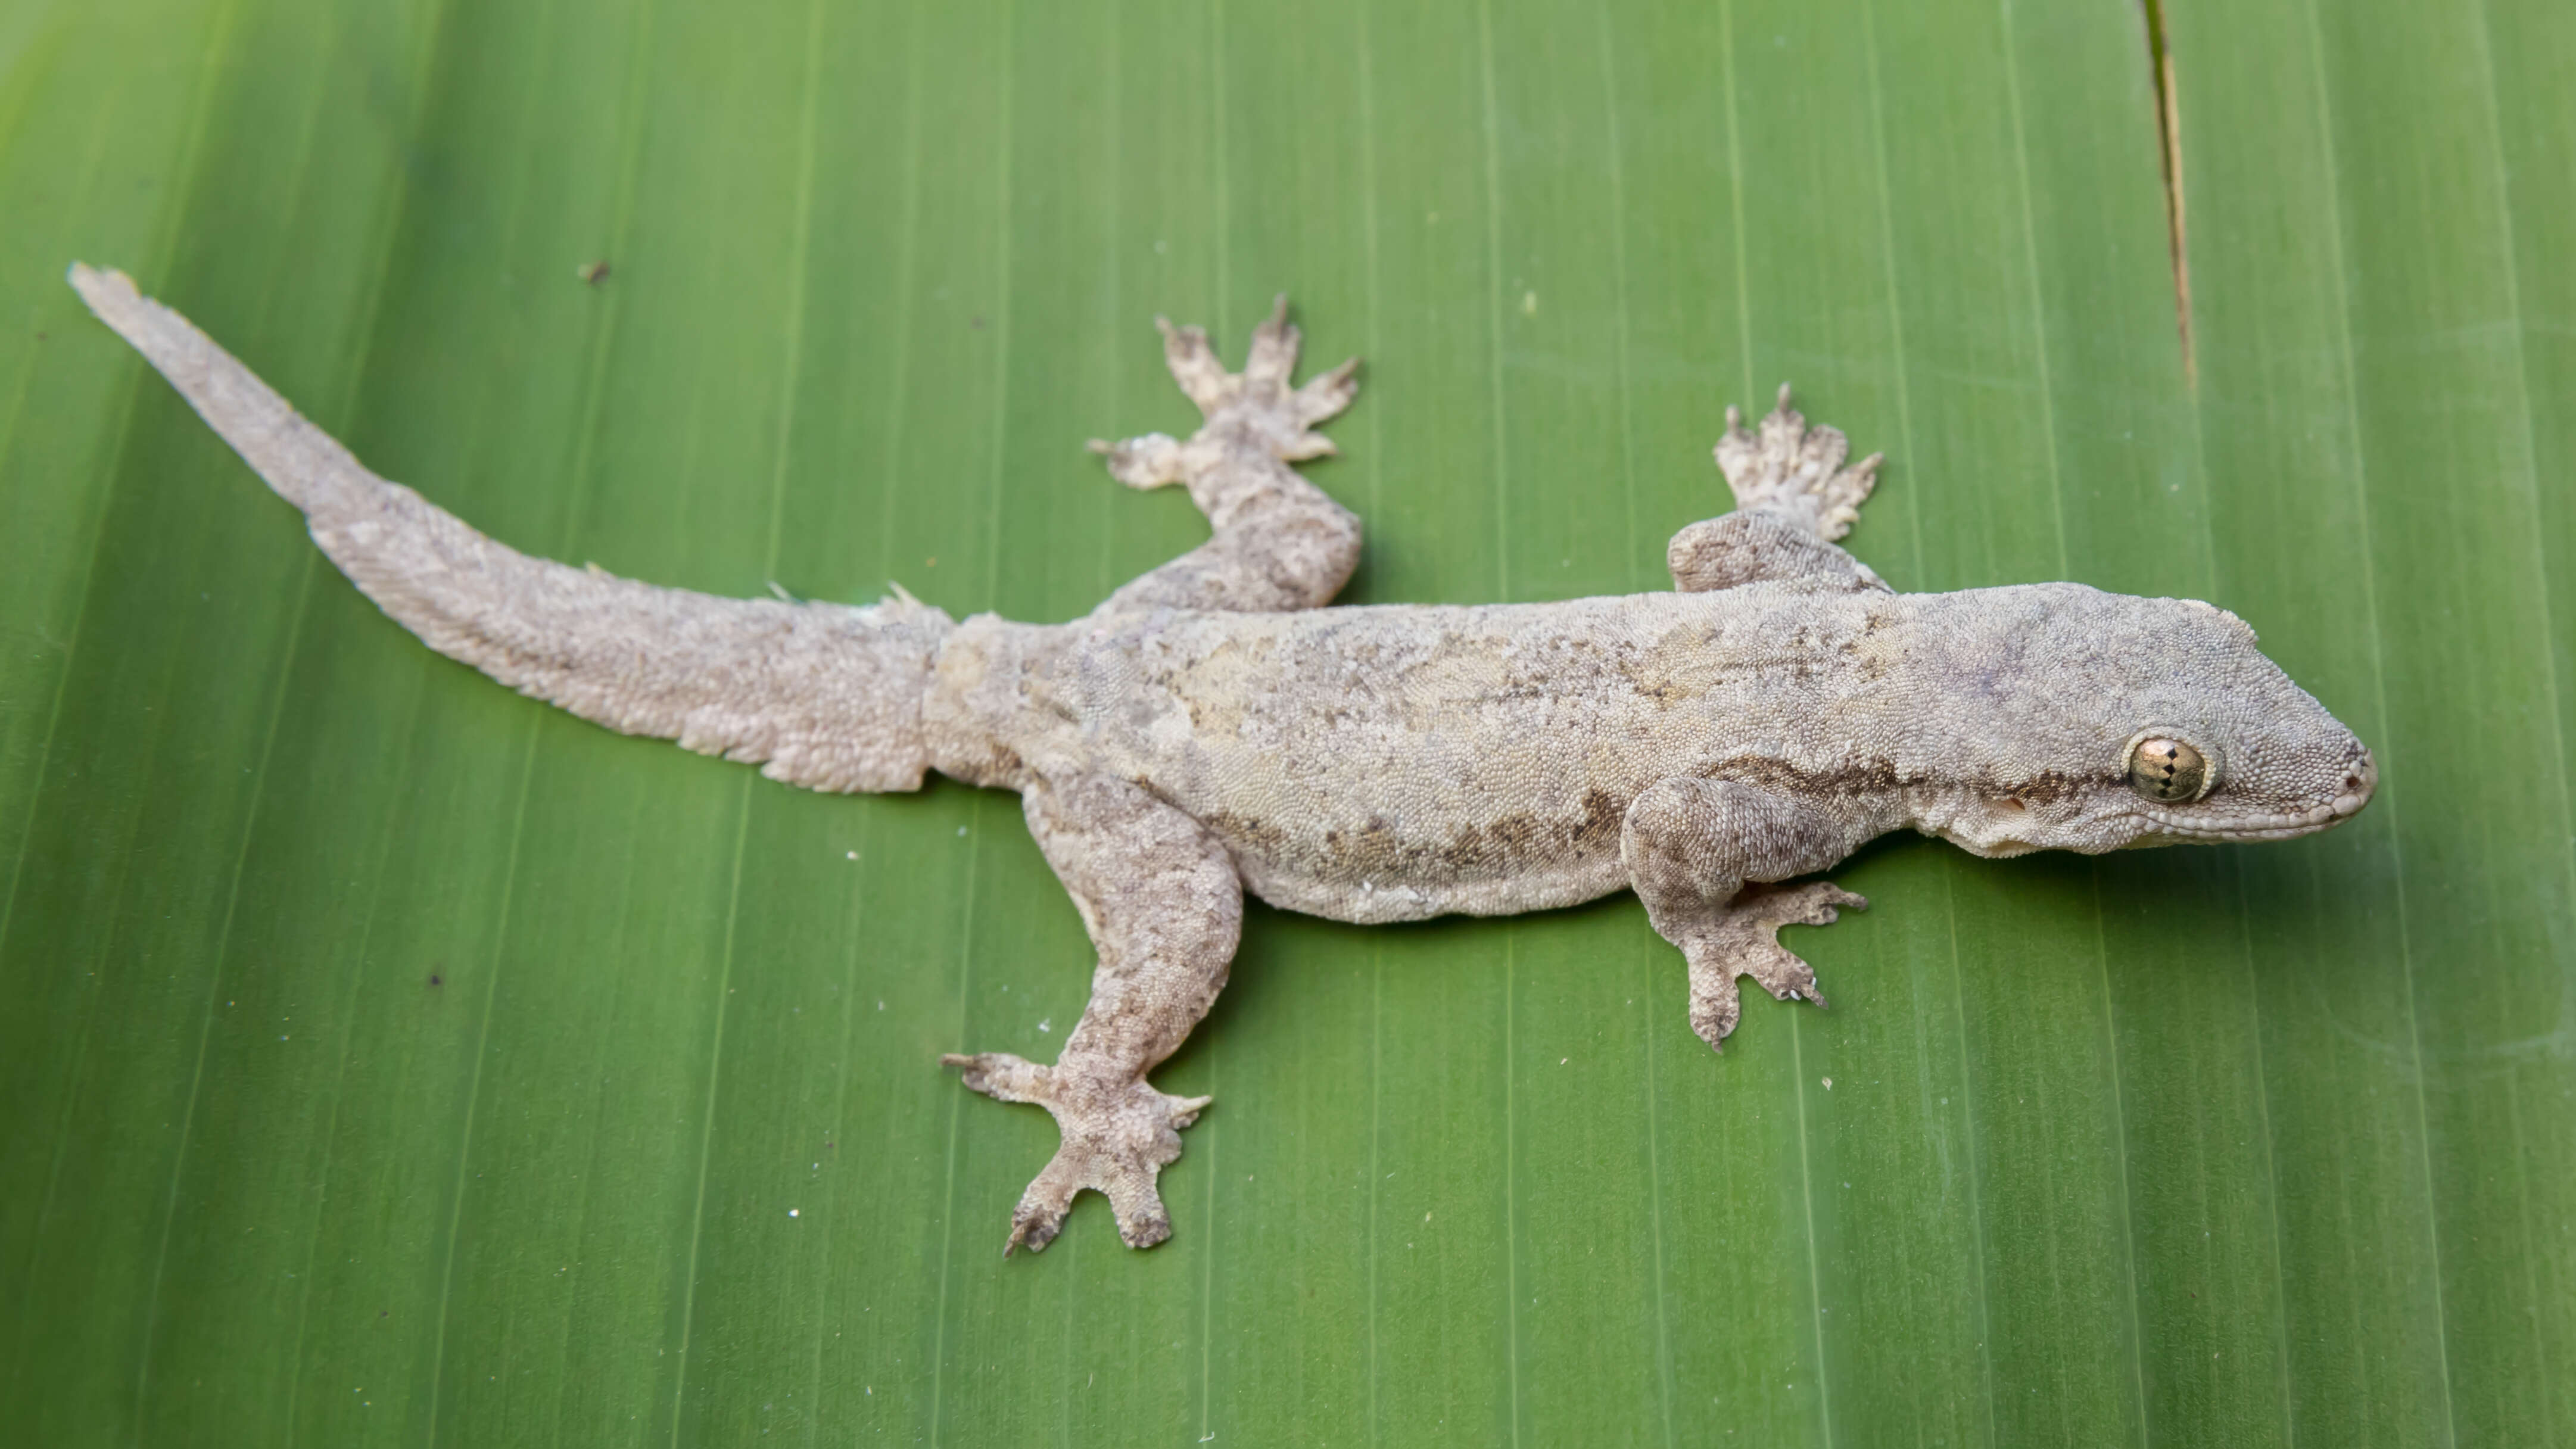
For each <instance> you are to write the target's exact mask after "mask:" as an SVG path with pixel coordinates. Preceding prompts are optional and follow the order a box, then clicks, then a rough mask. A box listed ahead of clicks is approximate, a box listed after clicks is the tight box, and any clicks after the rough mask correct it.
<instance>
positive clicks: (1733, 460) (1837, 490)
mask: <svg viewBox="0 0 2576 1449" xmlns="http://www.w3.org/2000/svg"><path fill="white" fill-rule="evenodd" d="M1759 426H1760V431H1759V432H1755V431H1752V430H1749V429H1747V428H1746V427H1745V426H1744V416H1743V414H1742V413H1740V412H1738V411H1737V410H1736V409H1734V408H1733V407H1729V408H1728V409H1727V410H1726V436H1725V437H1723V438H1720V439H1718V440H1717V466H1718V468H1719V469H1720V470H1721V471H1723V472H1724V473H1725V474H1726V484H1727V486H1728V487H1729V488H1732V489H1734V490H1735V506H1736V507H1737V508H1745V509H1751V508H1761V509H1769V510H1771V511H1773V512H1778V513H1786V514H1790V515H1793V516H1795V517H1797V518H1799V519H1800V520H1802V521H1804V522H1806V523H1807V524H1808V525H1809V526H1810V527H1812V528H1813V529H1814V530H1815V532H1816V536H1817V537H1819V538H1822V539H1824V540H1825V541H1826V542H1828V543H1830V542H1832V541H1834V540H1835V539H1838V538H1841V537H1842V536H1843V535H1844V534H1847V533H1849V532H1851V526H1852V520H1854V519H1856V518H1858V517H1860V506H1861V504H1862V503H1863V502H1864V501H1865V500H1867V499H1868V497H1869V490H1870V489H1871V488H1873V487H1875V486H1877V482H1878V477H1877V474H1878V465H1879V463H1880V462H1882V461H1883V455H1881V454H1878V453H1872V454H1870V455H1869V456H1868V457H1866V458H1863V459H1861V460H1860V461H1859V462H1857V463H1854V464H1853V465H1851V466H1850V467H1848V468H1846V467H1844V466H1843V459H1845V458H1848V457H1850V456H1851V440H1850V439H1848V438H1846V437H1844V436H1843V434H1842V430H1841V429H1839V428H1829V427H1825V426H1822V425H1821V424H1820V425H1818V426H1816V427H1813V428H1810V427H1808V426H1807V419H1806V417H1805V416H1804V415H1803V414H1801V413H1799V412H1798V411H1797V410H1796V409H1795V408H1792V407H1790V406H1789V385H1788V384H1787V383H1785V382H1784V383H1782V384H1780V402H1779V405H1778V406H1776V407H1774V408H1772V409H1771V415H1770V416H1769V417H1766V418H1764V419H1763V420H1762V422H1761V424H1760V425H1759Z"/></svg>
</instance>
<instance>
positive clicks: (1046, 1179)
mask: <svg viewBox="0 0 2576 1449" xmlns="http://www.w3.org/2000/svg"><path fill="white" fill-rule="evenodd" d="M1021 803H1022V806H1023V808H1024V810H1025V811H1026V813H1027V815H1028V821H1029V833H1030V834H1032V835H1034V836H1036V837H1037V842H1038V848H1039V849H1040V850H1042V851H1044V852H1045V853H1046V858H1047V864H1049V865H1051V866H1053V867H1054V868H1055V874H1056V879H1058V880H1060V881H1062V882H1063V883H1064V888H1065V889H1066V890H1067V891H1069V892H1071V893H1072V895H1073V904H1074V908H1075V909H1076V910H1079V911H1080V912H1081V913H1082V924H1083V925H1084V926H1085V927H1086V928H1088V929H1089V931H1090V932H1091V941H1092V945H1093V946H1094V948H1096V949H1097V950H1098V951H1099V953H1100V963H1099V965H1098V966H1097V967H1096V968H1094V970H1093V972H1092V976H1091V1002H1090V1004H1089V1005H1088V1006H1086V1007H1084V1008H1083V1013H1082V1020H1081V1021H1080V1022H1079V1023H1077V1024H1076V1025H1075V1026H1074V1029H1073V1032H1072V1034H1071V1035H1070V1036H1068V1037H1067V1038H1066V1039H1065V1044H1064V1052H1063V1054H1062V1055H1061V1056H1059V1057H1058V1058H1057V1059H1056V1061H1055V1064H1054V1065H1053V1066H1041V1065H1039V1064H1037V1063H1035V1062H1030V1061H1027V1060H1024V1059H1022V1058H1020V1057H1016V1056H1012V1055H1011V1054H1009V1053H1007V1052H982V1053H978V1054H976V1055H973V1056H948V1057H943V1058H941V1060H942V1061H943V1062H945V1063H946V1064H947V1065H949V1066H952V1067H962V1068H964V1069H965V1072H964V1075H965V1080H966V1085H967V1086H969V1087H972V1088H974V1089H975V1090H976V1091H979V1092H982V1093H984V1094H985V1095H987V1096H991V1097H998V1098H1000V1099H1001V1100H1003V1101H1005V1102H1034V1103H1036V1104H1037V1105H1039V1106H1041V1107H1044V1108H1046V1109H1047V1111H1049V1112H1051V1113H1053V1114H1054V1115H1055V1120H1056V1127H1057V1129H1058V1130H1059V1131H1060V1132H1062V1133H1063V1137H1064V1141H1063V1145H1062V1146H1060V1147H1058V1148H1057V1149H1056V1154H1055V1157H1054V1160H1052V1161H1050V1162H1049V1163H1047V1165H1046V1170H1045V1171H1043V1172H1040V1173H1039V1174H1038V1176H1037V1180H1036V1181H1034V1182H1031V1183H1030V1184H1029V1188H1028V1191H1027V1192H1025V1193H1023V1194H1021V1196H1020V1204H1019V1207H1018V1208H1017V1209H1016V1210H1015V1211H1014V1212H1013V1213H1012V1214H1011V1236H1010V1241H1009V1242H1007V1243H1006V1244H1004V1245H1003V1248H1002V1251H1003V1252H1004V1253H1005V1254H1007V1253H1009V1252H1010V1251H1011V1250H1012V1249H1014V1248H1017V1247H1019V1246H1021V1245H1022V1244H1024V1243H1025V1244H1027V1245H1028V1247H1029V1249H1030V1251H1032V1252H1035V1251H1038V1250H1040V1249H1043V1248H1044V1247H1046V1245H1047V1243H1048V1242H1049V1241H1050V1240H1051V1239H1053V1238H1054V1237H1055V1235H1056V1233H1057V1231H1058V1230H1059V1229H1061V1228H1062V1227H1063V1226H1064V1215H1065V1212H1066V1210H1067V1209H1068V1208H1069V1207H1070V1206H1071V1205H1072V1203H1073V1197H1074V1194H1075V1193H1078V1192H1080V1191H1082V1190H1083V1189H1084V1188H1092V1189H1095V1190H1097V1191H1099V1192H1101V1193H1104V1194H1106V1195H1107V1196H1108V1198H1109V1205H1110V1207H1111V1209H1112V1210H1114V1211H1115V1212H1116V1213H1117V1215H1118V1236H1119V1237H1121V1238H1123V1239H1125V1240H1126V1243H1127V1246H1129V1247H1131V1248H1150V1247H1152V1246H1154V1245H1155V1244H1156V1243H1159V1242H1161V1241H1163V1240H1164V1239H1165V1238H1168V1237H1170V1236H1171V1235H1172V1219H1171V1215H1170V1214H1169V1213H1167V1212H1165V1211H1164V1210H1163V1199H1162V1195H1161V1194H1160V1193H1159V1192H1157V1191H1156V1190H1155V1185H1154V1184H1155V1178H1156V1176H1157V1175H1158V1174H1160V1173H1161V1171H1162V1170H1163V1168H1164V1167H1166V1166H1168V1165H1169V1164H1171V1163H1172V1162H1174V1161H1177V1160H1178V1159H1179V1158H1180V1155H1181V1129H1182V1128H1184V1127H1187V1126H1189V1125H1190V1124H1191V1123H1192V1122H1194V1121H1196V1120H1198V1114H1199V1113H1200V1112H1201V1111H1203V1110H1205V1109H1206V1107H1207V1105H1208V1101H1209V1099H1208V1098H1206V1097H1187V1098H1184V1097H1173V1096H1167V1095H1165V1094H1164V1093H1162V1092H1158V1091H1156V1090H1155V1089H1154V1088H1153V1087H1152V1086H1150V1085H1148V1084H1147V1083H1146V1081H1145V1074H1146V1073H1148V1072H1150V1071H1152V1070H1153V1069H1154V1068H1155V1067H1157V1066H1159V1065H1161V1064H1162V1062H1163V1060H1164V1059H1165V1058H1167V1057H1169V1056H1170V1055H1171V1054H1172V1053H1173V1052H1175V1051H1178V1050H1179V1049H1180V1045H1181V1042H1182V1040H1183V1039H1184V1038H1186V1037H1187V1036H1188V1035H1189V1034H1190V1028H1192V1027H1194V1026H1196V1025H1198V1023H1199V1018H1201V1017H1203V1016H1205V1015H1207V1012H1208V1008H1209V1007H1210V1006H1212V1005H1214V1004H1215V1002H1216V996H1217V993H1218V992H1219V991H1221V990H1223V989H1224V988H1225V978H1226V972H1227V970H1228V968H1229V967H1230V966H1231V965H1232V963H1233V961H1234V947H1235V942H1236V940H1237V938H1238V937H1239V936H1240V935H1241V932H1242V928H1243V885H1242V882H1241V880H1240V878H1238V877H1237V876H1236V874H1235V870H1234V861H1233V858H1232V857H1230V856H1228V855H1227V854H1226V851H1225V847H1224V846H1223V845H1222V844H1221V843H1219V842H1218V840H1217V838H1216V837H1215V836H1214V835H1212V834H1210V833H1209V832H1208V829H1207V827H1205V826H1203V825H1201V824H1199V823H1198V822H1197V821H1196V820H1193V819H1191V818H1190V817H1189V816H1187V815H1184V814H1182V813H1181V812H1180V811H1178V810H1175V809H1173V808H1172V807H1171V806H1169V805H1166V804H1163V803H1162V802H1161V801H1159V800H1156V799H1155V798H1154V797H1152V796H1151V795H1148V794H1146V793H1145V792H1144V791H1143V790H1140V789H1138V788H1137V787H1135V786H1134V785H1130V784H1128V783H1127V782H1125V781H1123V780H1114V779H1109V778H1106V777H1103V776H1079V777H1076V778H1073V779H1070V780H1042V781H1039V782H1036V783H1034V784H1031V785H1030V786H1029V787H1028V788H1027V789H1026V790H1025V791H1024V793H1023V796H1022V801H1021Z"/></svg>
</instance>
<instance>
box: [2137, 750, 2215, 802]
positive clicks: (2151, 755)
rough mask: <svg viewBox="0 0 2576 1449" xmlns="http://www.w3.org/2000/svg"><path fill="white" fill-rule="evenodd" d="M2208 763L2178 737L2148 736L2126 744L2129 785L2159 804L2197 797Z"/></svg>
mask: <svg viewBox="0 0 2576 1449" xmlns="http://www.w3.org/2000/svg"><path fill="white" fill-rule="evenodd" d="M2208 781H2209V762H2208V761H2206V760H2204V759H2202V758H2201V754H2200V751H2198V750H2195V749H2193V748H2192V747H2191V746H2189V745H2187V744H2184V743H2183V742H2182V741H2180V740H2171V739H2166V738H2163V737H2162V736H2151V737H2149V738H2147V739H2143V740H2140V741H2138V742H2137V743H2136V744H2134V745H2131V746H2130V747H2129V788H2130V789H2132V790H2135V791H2137V792H2138V793H2139V794H2140V795H2143V796H2145V797H2146V798H2148V799H2150V800H2153V801H2155V802H2156V803H2158V804H2160V805H2170V804H2172V803H2174V802H2175V801H2178V800H2197V799H2199V798H2200V796H2201V791H2202V787H2203V786H2204V785H2206V784H2207V783H2208Z"/></svg>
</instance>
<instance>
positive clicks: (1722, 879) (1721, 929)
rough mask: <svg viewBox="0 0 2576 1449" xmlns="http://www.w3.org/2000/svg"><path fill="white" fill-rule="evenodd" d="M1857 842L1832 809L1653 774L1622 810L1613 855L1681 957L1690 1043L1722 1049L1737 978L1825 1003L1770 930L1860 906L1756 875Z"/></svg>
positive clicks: (1821, 886)
mask: <svg viewBox="0 0 2576 1449" xmlns="http://www.w3.org/2000/svg"><path fill="white" fill-rule="evenodd" d="M1859 838H1864V839H1865V838H1866V836H1861V837H1859ZM1857 843H1858V841H1857V839H1855V833H1854V828H1853V826H1852V825H1851V823H1849V822H1847V821H1844V820H1842V819H1840V818H1838V817H1837V816H1835V815H1834V814H1831V813H1829V812H1825V811H1821V810H1818V809H1816V808H1815V807H1813V806H1810V805H1806V804H1802V803H1801V802H1799V801H1797V800H1795V799H1792V798H1791V797H1789V796H1787V795H1784V794H1781V793H1780V792H1778V791H1774V790H1768V789H1764V788H1762V787H1761V786H1758V785H1745V784H1739V783H1736V782H1733V781H1728V780H1708V779H1701V778H1697V777H1676V778H1673V779H1668V780H1662V781H1658V782H1657V783H1656V784H1655V785H1654V786H1652V787H1651V788H1649V789H1648V790H1647V791H1646V793H1644V794H1643V795H1640V796H1638V797H1637V799H1636V801H1635V802H1634V803H1633V804H1631V805H1630V806H1629V807H1628V814H1627V818H1626V820H1625V821H1624V822H1623V825H1622V828H1621V831H1620V837H1619V854H1620V859H1621V860H1622V862H1623V863H1625V864H1626V866H1627V868H1628V878H1629V882H1630V883H1631V884H1632V885H1633V886H1634V887H1635V889H1636V892H1637V897H1638V899H1640V900H1642V901H1644V902H1645V903H1646V918H1647V919H1648V920H1650V921H1652V922H1653V923H1654V926H1655V931H1656V933H1657V934H1658V935H1661V936H1662V937H1663V938H1664V939H1665V940H1667V941H1670V942H1672V943H1673V944H1674V945H1675V946H1678V947H1680V948H1681V952H1682V956H1683V958H1684V959H1685V960H1687V961H1688V962H1689V963H1690V989H1691V1011H1690V1017H1691V1030H1692V1031H1694V1032H1697V1033H1698V1034H1699V1038H1700V1040H1702V1041H1704V1042H1707V1043H1708V1044H1709V1046H1710V1047H1711V1048H1719V1049H1722V1048H1723V1046H1724V1044H1725V1041H1726V1037H1727V1034H1728V1033H1729V1032H1732V1031H1734V1030H1735V1023H1736V1019H1737V1017H1738V1015H1739V1014H1740V1012H1741V1010H1742V1008H1741V1007H1740V1006H1739V1004H1738V1002H1737V1000H1736V991H1735V979H1736V978H1737V977H1739V976H1750V977H1752V978H1753V979H1754V980H1756V981H1758V982H1760V983H1761V984H1762V988H1763V989H1764V990H1766V991H1768V992H1770V993H1771V994H1772V996H1773V997H1775V998H1779V999H1782V1000H1786V999H1787V998H1789V997H1791V996H1799V997H1804V998H1806V999H1807V1000H1809V1001H1813V1002H1814V1003H1816V1004H1817V1005H1818V1006H1822V1005H1824V1004H1825V998H1824V994H1823V993H1822V992H1820V991H1818V990H1817V989H1816V973H1815V971H1814V970H1813V969H1811V968H1810V967H1809V966H1808V965H1807V963H1806V962H1804V961H1801V960H1799V959H1798V958H1797V956H1795V955H1794V954H1792V953H1791V952H1790V951H1789V949H1788V948H1787V947H1785V946H1782V945H1781V944H1780V942H1779V940H1778V939H1777V933H1778V932H1779V929H1780V928H1781V927H1782V926H1788V925H1805V926H1824V925H1830V924H1832V923H1833V920H1834V917H1835V914H1836V912H1837V911H1838V910H1839V909H1840V908H1842V907H1844V906H1850V907H1852V908H1854V909H1856V910H1857V909H1863V908H1866V907H1867V906H1868V905H1869V902H1868V901H1866V900H1863V899H1862V898H1860V897H1859V896H1856V895H1853V894H1852V893H1851V892H1849V891H1847V890H1844V889H1842V888H1841V887H1839V886H1836V885H1832V884H1830V883H1828V882H1824V881H1815V882H1810V883H1808V884H1806V885H1796V886H1775V885H1769V884H1763V883H1762V882H1766V881H1774V880H1781V879H1784V878H1786V877H1789V876H1796V875H1804V874H1806V873H1807V872H1809V871H1815V870H1822V869H1824V868H1825V867H1827V866H1829V865H1832V864H1833V863H1834V862H1836V861H1838V860H1841V859H1842V858H1843V857H1844V856H1845V855H1848V854H1850V853H1851V850H1852V848H1853V846H1854V845H1855V844H1857Z"/></svg>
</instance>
